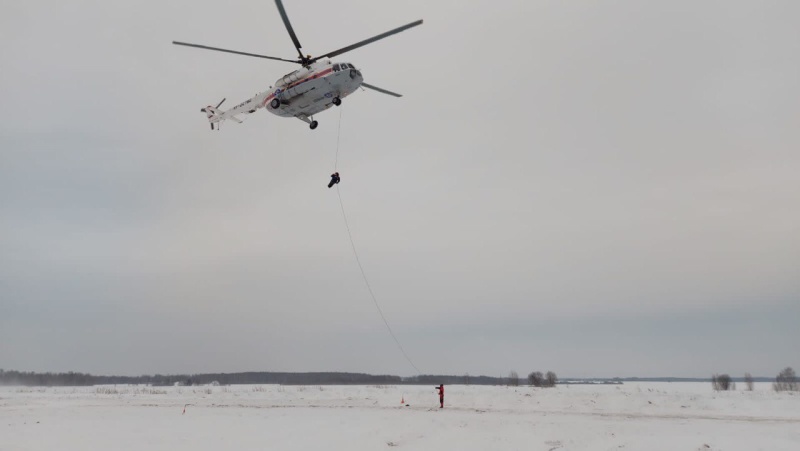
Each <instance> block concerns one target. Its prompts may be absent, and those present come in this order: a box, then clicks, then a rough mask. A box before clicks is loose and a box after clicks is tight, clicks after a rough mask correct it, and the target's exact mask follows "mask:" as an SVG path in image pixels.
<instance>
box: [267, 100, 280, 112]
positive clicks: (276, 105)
mask: <svg viewBox="0 0 800 451" xmlns="http://www.w3.org/2000/svg"><path fill="white" fill-rule="evenodd" d="M269 106H271V107H272V109H273V110H277V109H278V108H280V107H281V101H280V100H278V99H272V102H270V103H269Z"/></svg>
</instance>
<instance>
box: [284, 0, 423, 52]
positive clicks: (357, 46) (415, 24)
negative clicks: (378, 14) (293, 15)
mask: <svg viewBox="0 0 800 451" xmlns="http://www.w3.org/2000/svg"><path fill="white" fill-rule="evenodd" d="M275 1H278V0H275ZM417 25H422V19H420V20H418V21H416V22H411V23H410V24H408V25H403V26H402V27H399V28H395V29H394V30H389V31H387V32H386V33H381V34H379V35H377V36H373V37H371V38H369V39H365V40H363V41H361V42H356V43H355V44H353V45H348V46H347V47H343V48H340V49H339V50H334V51H332V52H329V53H326V54H324V55H322V56H318V57H316V58H313V59H312V60H311V61H312V62H313V61H316V60H318V59H321V58H331V57H334V56H336V55H341V54H342V53H345V52H349V51H350V50H355V49H357V48H359V47H363V46H365V45H367V44H371V43H373V42H375V41H378V40H381V39H383V38H386V37H389V36H391V35H393V34H396V33H400V32H401V31H405V30H408V29H409V28H412V27H416V26H417Z"/></svg>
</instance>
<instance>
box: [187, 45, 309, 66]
mask: <svg viewBox="0 0 800 451" xmlns="http://www.w3.org/2000/svg"><path fill="white" fill-rule="evenodd" d="M172 43H173V44H175V45H185V46H186V47H196V48H198V49H205V50H216V51H218V52H227V53H235V54H237V55H245V56H255V57H256V58H266V59H268V60H276V61H286V62H287V63H296V64H299V63H300V62H299V61H295V60H287V59H283V58H276V57H274V56H267V55H258V54H255V53H247V52H238V51H236V50H227V49H220V48H217V47H209V46H207V45H200V44H189V43H188V42H178V41H172Z"/></svg>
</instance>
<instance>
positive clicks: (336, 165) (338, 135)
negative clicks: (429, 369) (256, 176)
mask: <svg viewBox="0 0 800 451" xmlns="http://www.w3.org/2000/svg"><path fill="white" fill-rule="evenodd" d="M341 135H342V107H341V106H340V107H339V127H338V130H337V132H336V157H335V159H334V163H333V168H334V171H336V172H338V170H339V141H340V138H341ZM336 195H337V197H338V198H339V207H340V208H341V210H342V219H344V227H345V229H347V237H348V238H349V239H350V247H351V248H352V249H353V255H354V256H355V257H356V263H357V264H358V269H359V270H360V271H361V277H362V278H363V279H364V285H366V287H367V291H368V292H369V296H370V298H372V303H373V304H375V309H376V310H377V311H378V314H379V315H380V317H381V319H382V320H383V324H384V325H386V330H387V331H389V335H391V336H392V339H393V340H394V342H395V344H396V345H397V348H398V349H400V352H401V353H402V354H403V357H405V359H406V360H407V361H408V363H409V364H410V365H411V366H412V367H413V368H414V370H415V371H416V372H417V374H418V375H419V374H422V372H421V371H420V370H419V368H417V365H414V362H413V361H412V360H411V357H409V356H408V353H406V350H405V349H404V348H403V345H402V344H400V340H398V339H397V336H396V335H395V334H394V331H392V327H391V326H390V325H389V321H387V320H386V316H385V315H384V314H383V310H381V306H380V305H379V304H378V299H377V298H376V297H375V293H374V292H373V291H372V286H371V285H370V284H369V279H367V273H366V272H364V266H363V265H361V259H360V258H359V257H358V251H357V250H356V244H355V241H353V234H352V232H351V231H350V223H349V222H348V221H347V213H346V212H345V209H344V202H342V193H341V191H340V190H339V185H338V184H337V185H336Z"/></svg>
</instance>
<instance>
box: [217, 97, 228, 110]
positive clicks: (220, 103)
mask: <svg viewBox="0 0 800 451" xmlns="http://www.w3.org/2000/svg"><path fill="white" fill-rule="evenodd" d="M226 98H227V97H226ZM224 101H225V99H222V100H221V101H220V102H219V103H218V104H217V106H216V107H217V108H219V106H220V105H222V102H224Z"/></svg>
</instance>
